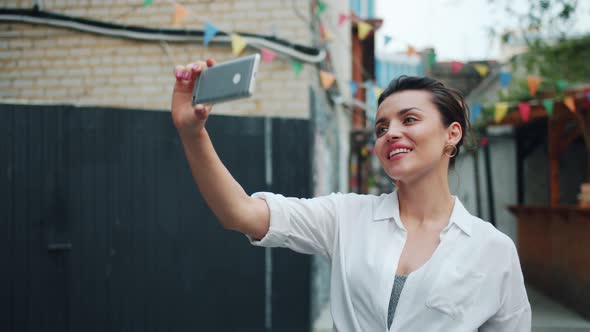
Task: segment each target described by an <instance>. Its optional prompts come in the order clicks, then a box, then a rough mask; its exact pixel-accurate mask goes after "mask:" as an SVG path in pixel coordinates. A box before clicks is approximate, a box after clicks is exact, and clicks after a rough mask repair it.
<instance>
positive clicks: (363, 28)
mask: <svg viewBox="0 0 590 332" xmlns="http://www.w3.org/2000/svg"><path fill="white" fill-rule="evenodd" d="M357 30H358V37H359V39H360V40H364V39H365V38H367V36H368V35H369V32H371V30H373V26H372V25H370V24H369V23H366V22H358V23H357Z"/></svg>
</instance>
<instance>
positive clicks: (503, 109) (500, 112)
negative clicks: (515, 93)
mask: <svg viewBox="0 0 590 332" xmlns="http://www.w3.org/2000/svg"><path fill="white" fill-rule="evenodd" d="M506 113H508V103H496V107H495V109H494V120H496V123H499V122H500V121H502V119H504V117H505V116H506Z"/></svg>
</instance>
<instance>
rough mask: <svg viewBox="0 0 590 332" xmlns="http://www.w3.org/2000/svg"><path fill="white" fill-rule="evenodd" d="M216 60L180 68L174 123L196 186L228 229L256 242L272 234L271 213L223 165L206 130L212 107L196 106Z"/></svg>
mask: <svg viewBox="0 0 590 332" xmlns="http://www.w3.org/2000/svg"><path fill="white" fill-rule="evenodd" d="M214 64H215V61H214V60H211V59H209V60H207V62H202V61H201V62H196V63H191V64H189V65H186V66H176V68H175V70H174V74H175V76H176V83H175V84H174V92H173V95H172V120H173V121H174V125H175V126H176V129H177V130H178V134H179V135H180V138H181V140H182V144H183V146H184V153H185V155H186V159H187V160H188V163H189V165H190V168H191V172H192V175H193V178H194V180H195V183H196V184H197V186H198V187H199V191H200V192H201V194H202V195H203V197H204V198H205V201H206V202H207V205H208V206H209V207H210V208H211V210H213V213H215V216H216V217H217V218H218V219H219V222H220V223H221V224H222V225H223V227H224V228H226V229H231V230H235V231H239V232H241V233H244V234H246V235H249V236H250V237H252V238H254V239H262V238H263V237H264V235H266V233H267V232H268V228H269V224H270V213H269V210H268V206H267V204H266V202H265V201H263V200H261V199H256V198H252V197H250V196H248V195H247V194H246V192H245V191H244V189H243V188H242V186H241V185H240V184H239V183H238V182H237V181H236V180H235V179H234V178H233V176H232V175H231V174H230V173H229V171H228V170H227V168H226V167H225V166H224V165H223V163H222V162H221V160H220V159H219V156H217V153H216V152H215V149H214V148H213V144H212V143H211V139H210V138H209V135H208V133H207V130H206V129H205V122H206V121H207V117H208V115H209V113H210V112H211V105H195V106H194V107H193V105H192V91H193V88H194V85H195V79H196V78H197V77H198V76H199V75H200V73H201V72H202V71H203V70H206V68H207V67H211V66H213V65H214Z"/></svg>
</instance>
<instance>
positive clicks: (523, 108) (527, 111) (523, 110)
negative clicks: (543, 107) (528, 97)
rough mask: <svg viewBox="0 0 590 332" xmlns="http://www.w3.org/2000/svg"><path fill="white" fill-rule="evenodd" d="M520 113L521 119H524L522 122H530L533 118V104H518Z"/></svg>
mask: <svg viewBox="0 0 590 332" xmlns="http://www.w3.org/2000/svg"><path fill="white" fill-rule="evenodd" d="M518 111H519V112H520V117H521V118H522V121H524V122H528V121H529V118H530V116H531V104H529V103H527V102H520V103H518Z"/></svg>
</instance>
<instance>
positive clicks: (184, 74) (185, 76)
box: [182, 72, 189, 80]
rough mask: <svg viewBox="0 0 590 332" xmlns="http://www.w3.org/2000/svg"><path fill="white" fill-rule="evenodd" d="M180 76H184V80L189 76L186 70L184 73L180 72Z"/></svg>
mask: <svg viewBox="0 0 590 332" xmlns="http://www.w3.org/2000/svg"><path fill="white" fill-rule="evenodd" d="M182 78H184V79H185V80H188V78H189V73H188V72H184V73H183V74H182Z"/></svg>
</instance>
